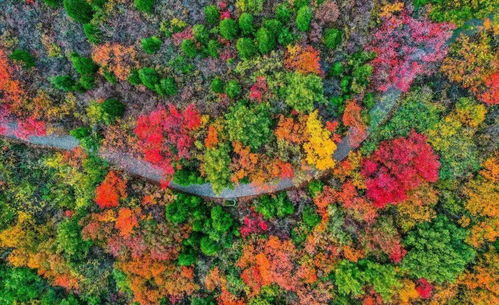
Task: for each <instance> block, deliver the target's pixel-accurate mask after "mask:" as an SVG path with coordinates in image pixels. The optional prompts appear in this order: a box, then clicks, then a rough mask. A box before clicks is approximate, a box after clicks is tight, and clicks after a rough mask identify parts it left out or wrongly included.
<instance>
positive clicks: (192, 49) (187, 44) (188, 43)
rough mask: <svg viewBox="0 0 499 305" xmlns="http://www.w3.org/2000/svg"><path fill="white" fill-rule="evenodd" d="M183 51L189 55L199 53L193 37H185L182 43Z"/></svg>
mask: <svg viewBox="0 0 499 305" xmlns="http://www.w3.org/2000/svg"><path fill="white" fill-rule="evenodd" d="M180 48H181V49H182V52H184V54H185V55H186V56H188V57H196V55H197V54H198V50H197V47H196V43H195V42H194V40H192V39H184V40H183V41H182V44H181V45H180Z"/></svg>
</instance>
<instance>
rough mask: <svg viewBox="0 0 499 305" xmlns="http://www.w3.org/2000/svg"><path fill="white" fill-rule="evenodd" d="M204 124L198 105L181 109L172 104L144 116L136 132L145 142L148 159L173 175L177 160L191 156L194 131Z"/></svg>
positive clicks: (144, 148)
mask: <svg viewBox="0 0 499 305" xmlns="http://www.w3.org/2000/svg"><path fill="white" fill-rule="evenodd" d="M200 126H201V115H200V114H199V113H198V111H197V110H196V107H195V106H194V105H190V106H188V107H187V108H186V109H185V110H184V111H179V110H178V109H177V108H176V107H175V106H173V105H171V104H170V105H168V109H164V108H159V109H157V110H155V111H152V112H151V113H149V114H148V115H142V116H140V117H139V118H138V119H137V124H136V127H135V134H136V135H137V137H138V138H139V140H140V141H141V145H142V152H143V154H144V159H145V160H146V161H149V162H151V163H152V164H154V165H156V166H158V167H160V168H161V169H162V170H163V171H164V173H165V174H166V175H172V174H173V173H174V172H175V169H174V165H173V161H177V160H180V159H181V158H189V157H190V152H189V149H190V148H191V146H192V145H193V143H194V139H193V138H192V136H191V132H192V131H194V130H196V129H198V128H199V127H200ZM172 147H174V148H175V150H173V149H172Z"/></svg>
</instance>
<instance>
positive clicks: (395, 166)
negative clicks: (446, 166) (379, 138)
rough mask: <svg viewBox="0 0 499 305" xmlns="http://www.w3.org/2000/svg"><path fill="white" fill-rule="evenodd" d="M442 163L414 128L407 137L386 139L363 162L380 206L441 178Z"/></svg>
mask: <svg viewBox="0 0 499 305" xmlns="http://www.w3.org/2000/svg"><path fill="white" fill-rule="evenodd" d="M439 167H440V163H439V161H438V156H437V155H436V154H435V153H434V152H433V149H432V147H431V146H430V145H429V144H428V143H426V137H425V136H423V135H421V134H418V133H416V132H414V131H413V132H411V133H410V134H409V136H408V137H407V138H396V139H393V140H388V141H384V142H382V143H381V144H380V146H379V148H378V149H377V150H376V151H375V152H374V153H373V154H372V155H371V156H370V157H369V158H368V159H366V160H365V161H364V164H363V168H362V174H363V175H364V177H365V178H366V185H367V196H368V197H369V198H370V199H371V200H372V201H373V203H374V205H375V206H376V207H378V208H383V207H384V206H386V205H387V204H396V203H399V202H401V201H403V200H405V199H407V192H408V191H410V190H413V189H415V188H417V187H418V186H419V185H421V183H423V182H424V181H427V182H435V181H437V179H438V169H439Z"/></svg>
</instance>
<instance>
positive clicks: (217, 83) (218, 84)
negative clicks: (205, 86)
mask: <svg viewBox="0 0 499 305" xmlns="http://www.w3.org/2000/svg"><path fill="white" fill-rule="evenodd" d="M210 89H211V91H213V92H215V93H223V92H224V89H225V83H224V81H223V80H222V79H221V78H220V77H215V78H214V79H213V80H212V81H211V84H210Z"/></svg>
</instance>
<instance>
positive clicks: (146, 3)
mask: <svg viewBox="0 0 499 305" xmlns="http://www.w3.org/2000/svg"><path fill="white" fill-rule="evenodd" d="M154 2H155V1H154V0H133V4H134V5H135V8H136V9H138V10H139V11H141V12H144V13H148V14H152V12H153V10H154Z"/></svg>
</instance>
